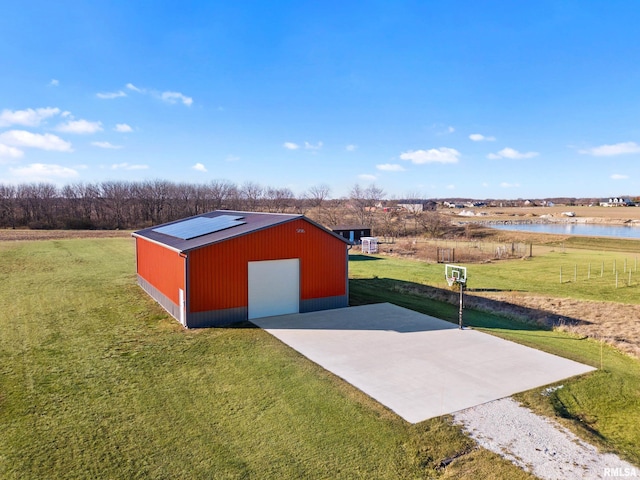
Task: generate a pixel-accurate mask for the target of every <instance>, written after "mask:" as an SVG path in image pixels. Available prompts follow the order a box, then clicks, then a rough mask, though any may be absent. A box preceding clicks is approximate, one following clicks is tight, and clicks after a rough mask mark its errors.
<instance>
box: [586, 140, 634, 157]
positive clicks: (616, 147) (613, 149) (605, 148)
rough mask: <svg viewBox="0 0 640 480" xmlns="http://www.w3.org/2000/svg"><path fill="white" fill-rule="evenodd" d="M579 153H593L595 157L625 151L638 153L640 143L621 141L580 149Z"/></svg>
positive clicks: (608, 155)
mask: <svg viewBox="0 0 640 480" xmlns="http://www.w3.org/2000/svg"><path fill="white" fill-rule="evenodd" d="M580 153H584V154H586V155H594V156H596V157H611V156H613V155H623V154H626V153H640V145H638V144H637V143H636V142H622V143H616V144H613V145H600V146H599V147H593V148H588V149H586V150H580Z"/></svg>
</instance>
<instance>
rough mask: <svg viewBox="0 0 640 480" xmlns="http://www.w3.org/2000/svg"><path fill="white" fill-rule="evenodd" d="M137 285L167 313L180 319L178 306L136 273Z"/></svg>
mask: <svg viewBox="0 0 640 480" xmlns="http://www.w3.org/2000/svg"><path fill="white" fill-rule="evenodd" d="M138 285H140V287H142V289H143V290H144V291H145V292H147V293H148V294H149V296H150V297H151V298H153V299H154V300H155V301H156V302H158V303H159V304H160V306H161V307H162V308H164V309H165V310H166V311H167V312H169V314H170V315H171V316H172V317H173V318H175V319H176V320H178V321H180V307H179V306H178V305H176V304H175V303H173V302H172V301H171V300H169V299H168V298H167V297H166V296H165V295H164V294H163V293H162V292H160V290H158V289H157V288H156V287H154V286H153V285H151V284H150V283H149V282H147V281H146V280H145V279H144V278H142V277H141V276H140V275H138Z"/></svg>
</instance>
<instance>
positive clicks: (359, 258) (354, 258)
mask: <svg viewBox="0 0 640 480" xmlns="http://www.w3.org/2000/svg"><path fill="white" fill-rule="evenodd" d="M370 260H380V259H379V258H378V257H370V256H368V255H361V254H359V253H356V254H349V261H350V262H368V261H370Z"/></svg>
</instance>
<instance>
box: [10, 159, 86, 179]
mask: <svg viewBox="0 0 640 480" xmlns="http://www.w3.org/2000/svg"><path fill="white" fill-rule="evenodd" d="M9 170H10V171H11V173H12V174H13V175H15V176H17V177H21V178H23V179H24V180H25V181H30V182H38V181H49V180H51V179H52V178H55V179H58V178H74V177H77V176H78V171H77V170H74V169H73V168H68V167H62V166H60V165H55V164H47V163H32V164H30V165H27V166H26V167H19V168H10V169H9Z"/></svg>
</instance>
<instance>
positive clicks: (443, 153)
mask: <svg viewBox="0 0 640 480" xmlns="http://www.w3.org/2000/svg"><path fill="white" fill-rule="evenodd" d="M459 156H460V152H459V151H458V150H456V149H455V148H448V147H440V148H432V149H430V150H415V151H413V150H410V151H408V152H404V153H403V154H401V155H400V159H401V160H410V161H411V162H413V163H415V164H416V165H421V164H423V163H458V157H459Z"/></svg>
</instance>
